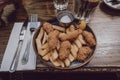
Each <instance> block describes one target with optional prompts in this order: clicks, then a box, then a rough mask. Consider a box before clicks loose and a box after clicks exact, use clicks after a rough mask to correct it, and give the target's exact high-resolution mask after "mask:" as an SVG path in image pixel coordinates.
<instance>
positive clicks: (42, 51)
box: [33, 19, 96, 69]
mask: <svg viewBox="0 0 120 80" xmlns="http://www.w3.org/2000/svg"><path fill="white" fill-rule="evenodd" d="M33 48H34V51H35V53H36V54H37V55H38V56H39V57H40V61H42V62H43V64H45V65H48V66H51V67H54V68H57V69H76V68H79V67H82V66H84V65H85V64H87V63H88V62H89V61H90V60H91V59H92V58H93V56H94V54H95V49H96V37H95V35H94V33H93V31H92V29H91V28H90V27H89V26H88V25H86V24H85V21H84V20H82V21H78V20H74V21H73V22H72V23H71V25H70V26H69V27H67V28H65V27H61V26H60V25H59V22H58V21H57V20H56V19H53V20H49V21H47V22H43V23H42V25H41V26H40V27H39V28H38V29H37V30H36V32H35V34H34V36H33Z"/></svg>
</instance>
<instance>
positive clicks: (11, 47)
mask: <svg viewBox="0 0 120 80" xmlns="http://www.w3.org/2000/svg"><path fill="white" fill-rule="evenodd" d="M29 25H30V23H28V26H27V31H26V34H25V38H24V41H23V45H22V49H21V53H20V57H19V62H18V67H17V70H33V69H35V68H36V55H35V53H34V50H33V47H32V44H31V46H30V54H29V61H28V63H27V64H26V65H22V63H21V58H22V56H23V54H24V51H25V48H26V46H27V41H28V40H29V39H30V31H29ZM22 26H23V23H22V22H21V23H15V24H14V27H13V30H12V32H11V35H10V38H9V41H8V45H7V47H6V50H5V53H4V56H3V60H2V64H1V69H0V71H9V68H10V65H11V63H12V60H13V57H14V54H15V51H16V48H17V44H18V41H19V34H20V30H21V28H22ZM39 26H40V22H38V25H37V27H39Z"/></svg>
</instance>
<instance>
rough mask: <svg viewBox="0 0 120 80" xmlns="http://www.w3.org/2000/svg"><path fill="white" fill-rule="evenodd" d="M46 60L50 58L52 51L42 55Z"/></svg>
mask: <svg viewBox="0 0 120 80" xmlns="http://www.w3.org/2000/svg"><path fill="white" fill-rule="evenodd" d="M42 58H43V59H44V60H45V61H49V60H50V53H47V54H46V55H45V56H43V57H42Z"/></svg>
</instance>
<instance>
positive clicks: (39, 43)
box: [36, 38, 41, 50]
mask: <svg viewBox="0 0 120 80" xmlns="http://www.w3.org/2000/svg"><path fill="white" fill-rule="evenodd" d="M36 45H37V50H39V49H40V48H41V41H40V39H38V38H37V39H36Z"/></svg>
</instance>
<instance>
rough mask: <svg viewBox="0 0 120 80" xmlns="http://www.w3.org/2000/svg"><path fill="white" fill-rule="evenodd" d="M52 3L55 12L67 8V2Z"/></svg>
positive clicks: (67, 0) (54, 1)
mask: <svg viewBox="0 0 120 80" xmlns="http://www.w3.org/2000/svg"><path fill="white" fill-rule="evenodd" d="M53 3H54V7H55V8H56V9H57V10H65V9H67V7H68V3H69V0H53Z"/></svg>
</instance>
